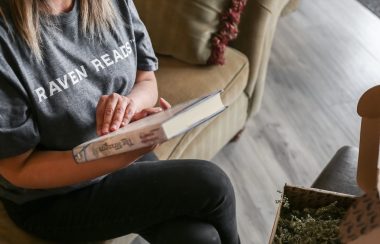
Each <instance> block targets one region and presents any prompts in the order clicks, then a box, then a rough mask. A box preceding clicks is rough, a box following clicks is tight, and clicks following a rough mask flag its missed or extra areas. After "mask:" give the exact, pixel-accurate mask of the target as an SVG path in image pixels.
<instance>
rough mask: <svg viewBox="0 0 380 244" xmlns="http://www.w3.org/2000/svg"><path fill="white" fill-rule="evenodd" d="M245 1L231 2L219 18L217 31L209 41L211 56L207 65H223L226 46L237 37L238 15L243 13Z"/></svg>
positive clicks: (236, 0) (235, 0)
mask: <svg viewBox="0 0 380 244" xmlns="http://www.w3.org/2000/svg"><path fill="white" fill-rule="evenodd" d="M246 4H247V0H232V5H231V7H230V8H229V9H228V10H227V11H226V12H224V13H223V14H222V15H221V16H220V25H219V30H218V32H217V33H215V34H214V36H213V37H212V39H211V55H210V57H209V59H208V61H207V63H208V64H220V65H223V64H224V63H225V58H224V52H225V50H226V47H227V44H228V43H229V42H230V41H231V40H234V39H236V37H237V35H238V32H239V31H238V25H239V23H240V15H241V13H242V12H243V10H244V8H245V6H246Z"/></svg>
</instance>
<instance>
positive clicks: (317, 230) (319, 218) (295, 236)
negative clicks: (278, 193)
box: [273, 196, 346, 244]
mask: <svg viewBox="0 0 380 244" xmlns="http://www.w3.org/2000/svg"><path fill="white" fill-rule="evenodd" d="M280 202H281V201H280ZM291 207H292V206H291V204H290V203H289V200H288V198H287V197H286V196H284V197H283V201H282V211H281V215H280V219H279V221H278V226H277V230H276V235H275V238H274V241H273V243H275V244H285V243H289V244H297V243H302V244H314V243H340V241H339V237H338V235H339V224H340V222H341V221H342V219H343V217H344V215H345V213H346V209H345V208H342V207H339V206H338V202H337V201H335V202H333V203H330V204H328V205H326V206H323V207H320V208H303V209H301V210H299V209H292V208H291Z"/></svg>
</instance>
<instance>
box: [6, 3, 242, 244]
mask: <svg viewBox="0 0 380 244" xmlns="http://www.w3.org/2000/svg"><path fill="white" fill-rule="evenodd" d="M0 9H1V12H2V14H1V15H2V18H1V20H0V99H1V104H0V176H1V177H0V186H1V187H0V197H1V199H2V201H3V203H4V206H5V208H6V211H7V212H8V214H9V216H10V217H11V219H12V220H13V221H14V222H15V223H16V224H17V225H18V226H19V227H21V228H22V229H24V230H25V231H27V232H29V233H31V234H33V235H36V236H38V237H40V238H43V239H47V240H52V241H60V242H73V241H95V240H106V239H111V238H115V237H118V236H123V235H125V234H128V233H132V232H134V233H139V234H140V235H141V236H143V237H144V238H145V239H147V240H148V241H149V242H151V243H176V244H178V243H228V244H235V243H239V237H238V233H237V226H236V216H235V198H234V192H233V188H232V186H231V183H230V181H229V179H228V177H227V176H226V175H225V173H224V172H223V171H222V170H221V169H219V168H218V167H217V166H215V165H214V164H212V163H210V162H207V161H201V160H173V161H156V162H147V161H145V162H143V161H144V159H143V160H140V162H137V161H136V160H137V159H139V158H141V157H142V156H143V155H152V153H149V152H151V151H152V150H153V147H150V148H143V149H140V150H136V151H133V152H128V153H124V154H121V155H116V156H112V157H108V158H104V159H99V160H95V161H93V162H91V163H86V164H80V165H78V164H76V163H75V162H74V160H73V157H72V154H71V149H72V148H73V147H74V146H76V145H78V144H80V143H81V142H83V141H86V140H88V139H90V138H93V137H95V136H96V135H104V134H107V133H109V132H111V131H115V130H117V129H118V128H120V127H123V126H125V125H126V124H128V123H129V122H130V121H132V120H138V119H141V118H143V117H145V116H148V115H149V114H152V113H156V112H159V111H161V109H166V108H168V107H170V104H168V103H167V102H166V101H165V100H164V99H160V104H161V108H159V107H153V106H154V105H155V104H156V101H157V97H158V94H157V85H156V79H155V75H154V71H155V70H156V69H157V58H156V57H155V55H154V52H153V49H152V46H151V43H150V40H149V37H148V34H147V32H146V29H145V27H144V25H143V24H142V22H141V21H140V19H139V17H138V14H137V12H136V9H135V6H134V4H133V2H132V0H114V1H109V0H29V1H24V0H2V1H1V4H0Z"/></svg>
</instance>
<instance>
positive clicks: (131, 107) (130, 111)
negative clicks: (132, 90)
mask: <svg viewBox="0 0 380 244" xmlns="http://www.w3.org/2000/svg"><path fill="white" fill-rule="evenodd" d="M136 109H137V108H136V104H135V103H134V102H133V100H132V99H129V101H128V106H127V107H126V109H125V113H124V116H123V121H122V122H121V126H122V127H124V126H126V125H127V124H128V123H129V122H130V121H131V119H132V117H133V115H134V114H135V113H136Z"/></svg>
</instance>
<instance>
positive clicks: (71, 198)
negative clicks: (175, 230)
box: [5, 160, 237, 243]
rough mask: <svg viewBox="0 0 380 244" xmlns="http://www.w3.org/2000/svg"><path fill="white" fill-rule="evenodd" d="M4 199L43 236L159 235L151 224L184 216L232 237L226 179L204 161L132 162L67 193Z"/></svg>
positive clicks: (83, 238) (232, 213) (232, 216)
mask: <svg viewBox="0 0 380 244" xmlns="http://www.w3.org/2000/svg"><path fill="white" fill-rule="evenodd" d="M5 205H6V208H7V210H8V211H9V214H10V216H11V218H12V219H14V221H15V222H16V224H18V225H19V226H20V227H22V228H23V229H25V230H26V231H28V232H31V233H33V234H35V235H37V236H40V237H43V238H46V239H59V240H62V241H65V240H67V241H70V240H75V241H90V240H102V239H111V238H114V237H118V236H122V235H125V234H128V233H140V234H142V235H143V236H144V234H145V236H146V237H147V239H149V238H150V239H158V238H160V237H158V236H155V234H156V233H154V232H155V230H157V229H160V228H161V229H163V230H165V231H167V229H168V228H167V226H170V223H171V222H172V221H177V220H178V219H184V218H185V219H188V220H190V221H199V222H201V223H205V224H210V225H212V226H214V227H215V228H216V230H217V231H218V233H219V234H220V236H221V239H223V238H224V239H225V240H226V242H225V243H237V241H236V239H237V233H236V219H235V199H234V194H233V189H232V186H231V183H230V181H229V179H228V177H227V176H226V175H225V173H224V172H223V171H222V170H221V169H220V168H219V167H217V166H216V165H214V164H212V163H210V162H207V161H200V160H172V161H157V162H136V163H134V164H132V165H130V166H128V167H127V168H125V169H122V170H119V171H117V172H114V173H112V174H110V175H109V176H107V177H106V178H104V179H103V180H102V181H101V182H99V183H97V184H94V185H92V186H89V187H86V188H83V189H80V190H77V191H74V192H71V193H68V194H66V195H60V196H52V197H49V198H45V199H40V200H36V201H33V202H30V203H27V204H24V205H23V206H21V207H15V206H9V205H10V204H9V203H8V204H5ZM227 222H228V223H227ZM192 223H194V222H192ZM165 226H166V227H165ZM164 227H165V228H164ZM161 237H162V236H161ZM223 243H224V242H223Z"/></svg>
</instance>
